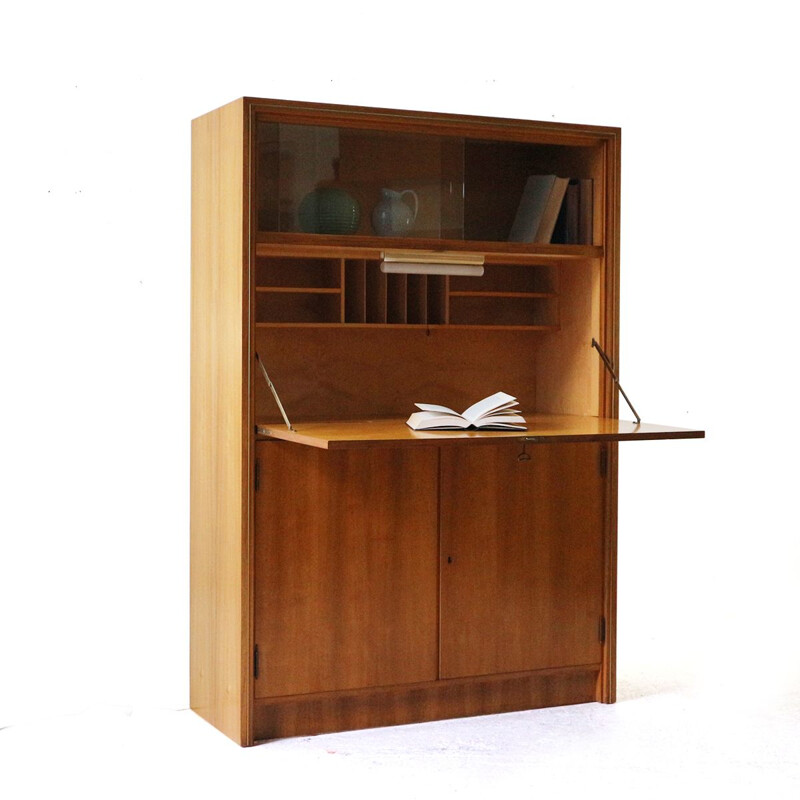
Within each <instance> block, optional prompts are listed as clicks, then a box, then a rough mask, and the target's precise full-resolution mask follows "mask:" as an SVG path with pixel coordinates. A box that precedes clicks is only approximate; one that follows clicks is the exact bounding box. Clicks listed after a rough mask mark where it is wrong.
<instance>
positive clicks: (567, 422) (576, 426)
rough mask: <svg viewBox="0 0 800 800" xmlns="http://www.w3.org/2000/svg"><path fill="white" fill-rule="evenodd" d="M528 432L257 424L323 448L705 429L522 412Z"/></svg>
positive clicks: (355, 423)
mask: <svg viewBox="0 0 800 800" xmlns="http://www.w3.org/2000/svg"><path fill="white" fill-rule="evenodd" d="M525 419H526V421H527V425H528V429H527V430H526V431H413V430H411V428H409V427H408V425H406V422H405V419H398V418H392V419H365V420H347V421H343V422H328V421H325V422H298V423H296V424H295V425H294V430H288V429H287V427H286V426H285V425H284V424H283V423H272V422H262V423H257V424H256V433H257V434H258V435H260V436H266V437H268V438H271V439H280V440H283V441H287V442H294V443H296V444H303V445H307V446H309V447H318V448H321V449H323V450H335V449H347V448H361V447H387V446H392V447H407V446H419V445H423V446H424V445H427V446H431V445H436V446H442V447H445V446H458V445H460V446H464V445H469V446H473V445H477V444H497V443H498V442H500V441H503V440H516V441H518V442H520V443H523V442H526V443H529V444H537V443H538V444H546V443H557V442H624V441H637V440H648V439H701V438H703V437H704V436H705V432H704V431H700V430H690V429H686V428H672V427H667V426H665V425H651V424H648V423H644V422H642V423H635V422H628V421H626V420H619V419H608V418H604V417H583V416H570V415H562V414H526V415H525Z"/></svg>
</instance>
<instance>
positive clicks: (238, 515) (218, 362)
mask: <svg viewBox="0 0 800 800" xmlns="http://www.w3.org/2000/svg"><path fill="white" fill-rule="evenodd" d="M243 142H244V129H243V113H242V103H241V102H237V103H232V104H230V105H228V106H225V107H223V108H221V109H218V110H217V111H214V112H212V113H210V114H207V115H206V116H204V117H201V118H199V119H197V120H194V122H193V123H192V312H191V314H192V316H191V325H192V354H191V359H192V377H191V438H192V444H191V665H190V669H191V707H192V708H193V709H194V710H195V711H196V712H197V713H198V714H200V715H201V716H202V717H204V718H205V719H206V720H208V721H209V722H210V723H211V724H213V725H214V726H215V727H217V728H218V729H219V730H221V731H222V732H223V733H225V734H226V735H228V736H229V737H230V738H232V739H233V740H234V741H236V742H239V743H246V741H247V739H248V738H249V733H248V731H247V727H248V726H247V707H248V705H247V700H246V691H247V686H246V680H245V677H244V661H245V660H246V659H245V658H244V657H243V656H244V654H245V653H246V650H247V648H246V641H245V634H246V628H245V626H244V620H245V618H246V617H245V615H246V613H247V607H246V605H245V603H244V602H243V596H244V594H245V592H246V590H247V586H246V585H245V584H246V583H247V581H246V575H247V572H246V569H245V567H246V564H247V559H246V555H247V551H246V548H245V543H246V542H247V526H248V524H249V523H248V520H247V515H246V511H245V509H246V503H245V499H246V495H244V494H243V492H246V489H243V487H244V486H245V481H244V480H243V478H244V474H243V472H244V468H243V463H244V458H243V456H244V450H243V447H244V446H245V444H246V442H245V440H244V439H243V417H244V416H245V412H246V409H247V397H248V394H247V392H246V390H245V382H244V381H245V377H246V376H245V375H244V364H245V358H244V354H245V350H246V342H247V329H246V328H245V321H246V318H244V321H243V307H244V301H245V297H246V292H245V285H246V284H245V274H246V270H245V263H246V262H245V251H244V246H245V245H244V231H245V228H244V215H243V185H244V184H243V177H244V168H245V165H244V147H243Z"/></svg>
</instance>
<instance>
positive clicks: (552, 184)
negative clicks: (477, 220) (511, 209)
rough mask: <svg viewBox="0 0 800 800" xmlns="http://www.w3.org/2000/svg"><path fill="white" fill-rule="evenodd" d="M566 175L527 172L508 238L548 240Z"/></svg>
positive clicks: (562, 194)
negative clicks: (529, 173) (531, 173)
mask: <svg viewBox="0 0 800 800" xmlns="http://www.w3.org/2000/svg"><path fill="white" fill-rule="evenodd" d="M568 183H569V178H560V177H558V175H531V176H529V178H528V180H527V181H526V182H525V189H524V190H523V192H522V198H521V199H520V201H519V206H518V208H517V213H516V216H515V217H514V223H513V225H512V226H511V232H510V233H509V235H508V241H509V242H537V243H539V244H548V243H549V242H550V239H551V238H552V236H553V229H554V228H555V225H556V220H557V219H558V214H559V211H561V204H562V202H563V201H564V194H565V193H566V191H567V184H568Z"/></svg>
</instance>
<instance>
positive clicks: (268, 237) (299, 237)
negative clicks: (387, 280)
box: [255, 231, 604, 264]
mask: <svg viewBox="0 0 800 800" xmlns="http://www.w3.org/2000/svg"><path fill="white" fill-rule="evenodd" d="M255 248H256V255H257V256H270V255H274V254H275V253H276V252H277V253H278V254H279V255H283V256H292V257H303V256H308V257H318V258H319V257H325V258H354V259H367V260H379V259H380V258H381V253H383V251H384V250H397V249H401V250H416V249H424V250H437V251H438V250H446V251H451V250H457V251H462V252H469V253H482V254H483V255H484V256H485V258H486V263H487V264H488V263H502V264H513V263H519V264H524V263H536V262H541V261H543V260H544V261H549V260H553V259H557V260H559V261H561V260H567V261H568V260H570V259H577V260H583V261H585V260H586V259H593V258H602V257H603V252H604V248H603V247H602V246H599V245H591V244H526V243H519V242H478V241H475V242H470V241H462V240H460V239H410V238H401V237H391V238H390V237H387V238H383V237H378V236H330V235H326V234H307V233H269V232H266V231H259V232H258V233H257V234H256V246H255Z"/></svg>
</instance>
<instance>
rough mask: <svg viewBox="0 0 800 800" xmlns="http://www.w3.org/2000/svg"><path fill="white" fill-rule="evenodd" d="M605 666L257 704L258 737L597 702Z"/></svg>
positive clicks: (455, 680) (289, 698) (257, 701)
mask: <svg viewBox="0 0 800 800" xmlns="http://www.w3.org/2000/svg"><path fill="white" fill-rule="evenodd" d="M599 673H600V665H599V664H590V665H587V666H581V667H569V668H564V669H557V670H539V671H537V672H530V673H522V674H514V675H500V676H489V677H480V678H468V679H454V680H446V681H435V682H433V683H420V684H415V685H413V686H401V687H386V688H379V689H360V690H356V691H349V692H331V693H325V694H314V695H303V696H293V697H280V698H274V699H261V700H256V704H255V720H254V723H255V728H254V738H255V739H256V740H257V741H259V740H260V741H263V740H267V739H278V738H283V737H288V736H308V735H312V734H318V733H331V732H334V731H346V730H355V729H359V728H377V727H384V726H389V725H406V724H409V723H413V722H430V721H431V720H437V719H453V718H456V717H471V716H478V715H481V714H501V713H504V712H508V711H523V710H527V709H533V708H545V707H551V706H563V705H573V704H576V703H588V702H593V701H595V700H597V682H598V676H599Z"/></svg>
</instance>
